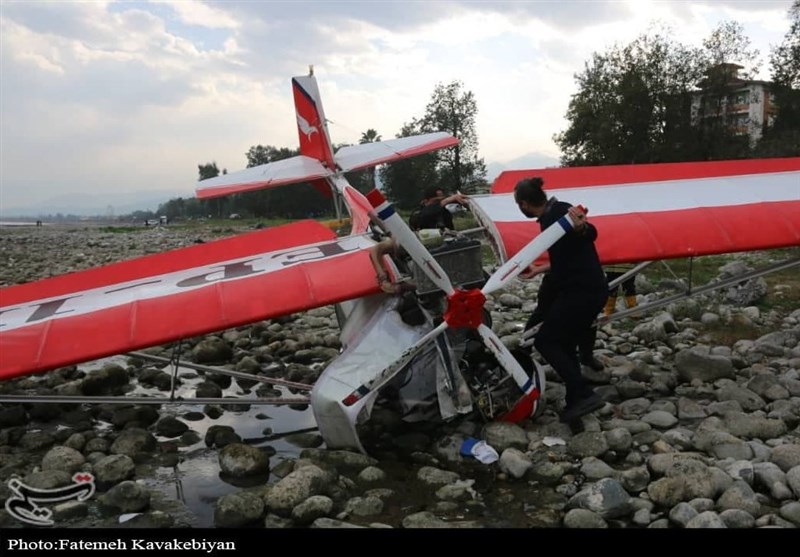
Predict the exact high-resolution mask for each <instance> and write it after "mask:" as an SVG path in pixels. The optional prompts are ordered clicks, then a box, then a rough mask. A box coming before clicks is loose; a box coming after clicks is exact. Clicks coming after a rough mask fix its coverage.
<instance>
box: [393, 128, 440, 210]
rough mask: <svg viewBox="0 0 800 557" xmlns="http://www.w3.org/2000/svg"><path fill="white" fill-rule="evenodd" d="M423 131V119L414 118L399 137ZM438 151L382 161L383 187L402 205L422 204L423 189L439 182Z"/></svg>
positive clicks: (401, 130)
mask: <svg viewBox="0 0 800 557" xmlns="http://www.w3.org/2000/svg"><path fill="white" fill-rule="evenodd" d="M420 133H421V129H420V122H419V121H418V120H416V119H412V121H411V122H409V123H406V124H404V125H403V127H402V128H401V129H400V133H399V134H397V137H398V138H400V137H409V136H412V135H419V134H420ZM437 162H438V161H437V157H436V153H425V154H423V155H418V156H416V157H411V158H408V159H402V160H399V161H395V162H392V163H389V164H385V165H383V166H382V167H381V168H380V170H379V171H378V172H379V174H380V177H381V182H382V183H383V189H384V191H385V192H386V197H388V198H389V199H390V200H391V201H392V203H394V204H395V205H396V206H397V207H399V208H401V209H413V208H416V207H418V206H419V203H420V201H421V199H422V192H423V191H425V189H426V188H428V187H431V186H435V185H437V184H439V172H438V171H437V169H436V165H437Z"/></svg>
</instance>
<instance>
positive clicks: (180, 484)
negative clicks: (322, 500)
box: [82, 356, 316, 527]
mask: <svg viewBox="0 0 800 557" xmlns="http://www.w3.org/2000/svg"><path fill="white" fill-rule="evenodd" d="M126 360H127V358H126V357H124V356H115V357H111V358H105V359H103V360H98V361H97V362H92V363H91V364H89V365H85V366H82V369H84V370H85V371H90V370H91V369H96V368H100V367H102V366H103V365H106V364H109V363H115V364H119V365H121V366H123V367H125V366H126V365H127V362H126ZM171 370H172V368H171V367H168V368H164V371H166V372H168V373H170V372H171ZM178 376H179V377H180V378H181V381H182V384H181V385H180V386H179V387H178V388H177V389H176V392H175V394H176V396H182V397H187V398H188V397H194V391H195V387H196V386H197V385H198V384H199V383H201V382H202V381H204V380H205V379H204V377H203V376H202V375H199V374H198V373H197V372H196V371H194V370H192V369H188V368H183V367H180V366H179V367H178ZM134 384H136V387H135V389H134V390H133V391H131V392H130V393H129V394H130V396H153V397H159V398H168V397H169V392H163V391H158V390H157V389H155V388H151V387H146V386H142V385H139V384H138V383H134ZM257 386H258V385H256V387H257ZM276 388H277V390H279V391H281V393H282V396H285V397H293V396H299V395H297V394H293V393H290V392H289V390H288V389H286V388H284V387H276ZM222 396H223V397H236V398H231V403H232V404H245V403H246V401H247V400H254V399H256V398H258V397H257V395H256V394H255V387H254V388H253V390H252V391H250V392H244V391H243V390H242V389H241V388H240V387H239V386H238V385H237V383H236V379H233V381H232V382H231V386H230V387H228V388H227V389H224V390H223V393H222ZM203 408H204V405H198V404H178V403H169V402H165V404H164V405H163V406H162V407H161V409H160V410H159V414H160V415H161V416H162V417H163V416H175V417H176V418H178V419H179V420H181V421H182V422H184V423H185V424H186V425H188V426H189V429H191V430H192V431H194V432H196V433H197V434H198V435H199V436H200V440H199V441H198V442H197V443H194V444H192V445H186V446H184V445H182V444H180V443H177V444H178V454H179V456H180V458H179V462H178V464H177V465H175V466H174V467H164V466H161V467H157V468H155V474H154V475H153V476H152V477H150V478H146V479H144V482H145V484H146V485H147V486H148V487H149V488H151V489H156V490H158V491H160V492H161V493H163V494H164V496H165V497H167V498H169V499H175V500H178V501H180V502H182V503H183V504H185V505H186V507H187V508H188V509H189V510H190V511H191V512H192V513H193V514H194V515H195V517H196V518H195V519H194V520H193V524H192V525H193V526H195V527H212V526H214V506H215V502H216V500H217V499H218V498H219V497H221V496H223V495H226V494H228V493H232V492H234V491H238V490H240V489H242V487H245V486H248V485H262V484H263V483H265V481H266V482H267V483H272V482H275V481H277V480H278V478H276V477H275V476H273V475H270V476H269V477H268V478H266V479H265V478H263V477H262V478H256V479H255V480H254V483H249V484H248V483H246V482H241V481H236V480H229V479H224V478H222V477H221V476H220V467H219V460H218V459H219V451H220V449H217V448H208V447H207V446H206V444H205V435H206V432H207V431H208V429H209V428H210V427H211V426H214V425H224V426H230V427H232V428H233V429H234V431H235V432H236V433H237V434H238V435H239V436H240V437H241V438H242V442H244V443H247V444H249V445H251V446H254V447H270V448H271V449H272V451H274V453H275V454H274V455H272V456H270V468H273V467H274V466H275V465H277V464H278V463H279V462H281V461H282V460H285V459H291V460H294V459H296V458H298V457H299V455H300V452H301V451H302V450H303V449H302V448H300V447H297V446H295V445H293V444H291V443H289V442H288V441H286V439H285V435H288V434H290V433H294V432H301V431H308V430H312V431H315V430H316V422H315V420H314V414H313V412H312V411H311V409H310V407H308V408H306V409H304V410H296V409H293V408H290V407H289V406H287V405H282V406H273V405H264V404H252V405H250V408H249V409H248V410H244V411H232V410H225V411H224V412H223V413H222V415H221V416H219V417H218V418H216V419H212V418H210V417H208V416H207V415H204V417H203V418H202V419H201V420H197V421H191V420H186V419H183V418H182V416H184V415H186V414H187V413H189V412H195V413H198V412H199V413H203ZM257 415H261V416H260V417H256V416H257ZM265 416H266V417H265ZM153 435H154V436H155V437H156V440H157V441H158V442H159V443H163V442H170V443H175V442H177V441H178V439H177V438H167V437H163V436H160V435H158V434H156V433H155V432H153ZM230 481H236V485H233V484H232V483H229V482H230Z"/></svg>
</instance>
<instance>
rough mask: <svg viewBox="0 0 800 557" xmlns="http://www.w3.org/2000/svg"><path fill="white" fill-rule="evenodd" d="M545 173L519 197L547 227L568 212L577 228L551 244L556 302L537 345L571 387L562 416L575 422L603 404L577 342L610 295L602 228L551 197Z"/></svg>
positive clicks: (518, 190) (517, 191) (522, 184)
mask: <svg viewBox="0 0 800 557" xmlns="http://www.w3.org/2000/svg"><path fill="white" fill-rule="evenodd" d="M543 185H544V181H543V180H542V179H541V178H538V177H536V178H526V179H524V180H520V181H519V183H517V185H516V186H515V187H514V200H515V201H516V202H517V205H518V206H519V209H520V211H522V214H524V215H525V216H526V217H529V218H536V219H538V221H539V226H540V227H541V229H542V230H544V229H546V228H547V227H548V226H550V225H551V224H553V223H555V222H556V221H557V220H558V219H559V218H561V217H563V216H564V215H567V214H568V215H569V218H570V219H571V220H572V222H573V223H576V224H575V225H574V228H573V229H572V230H570V231H569V232H567V233H566V234H565V235H564V237H562V238H561V239H560V240H558V241H557V242H556V243H555V244H553V245H552V246H551V247H550V249H549V250H548V253H549V256H550V268H549V270H550V274H551V278H550V280H552V287H553V290H554V293H553V299H552V303H551V305H550V307H549V308H547V310H546V315H545V316H544V321H543V323H542V326H541V328H540V329H539V332H538V333H536V340H535V341H534V346H535V347H536V349H537V350H538V351H539V353H540V354H541V355H542V356H543V357H544V359H545V360H547V362H548V363H549V364H550V365H551V366H552V367H553V369H554V370H555V371H556V373H558V374H559V375H560V376H561V378H562V379H563V380H564V383H565V385H566V388H567V395H566V407H565V408H564V410H563V412H562V413H561V416H560V417H561V421H562V422H567V423H569V422H572V421H574V420H576V419H577V418H579V417H581V416H583V415H585V414H588V413H590V412H593V411H595V410H597V409H599V408H600V407H602V406H603V401H602V399H601V398H600V396H599V395H598V394H597V393H595V392H594V390H593V389H592V388H591V387H590V386H589V385H588V384H587V382H586V380H585V379H584V378H583V376H582V375H581V364H580V360H579V358H578V344H579V343H580V339H581V338H582V336H584V335H585V334H586V331H587V330H589V328H590V327H591V326H592V323H593V322H594V320H595V318H596V317H597V314H598V313H599V312H600V310H602V309H603V305H604V304H605V302H606V298H607V297H608V286H607V283H606V277H605V273H604V272H603V268H602V267H601V266H600V260H599V258H598V256H597V250H596V249H595V247H594V241H595V239H596V238H597V229H595V227H594V226H593V225H592V224H590V223H589V222H587V220H586V215H585V214H584V212H583V211H582V210H581V209H580V208H578V207H573V206H572V205H570V204H569V203H564V202H562V201H558V200H557V199H556V198H555V197H551V198H549V199H548V197H547V195H546V194H545V193H544V191H543V190H542V186H543Z"/></svg>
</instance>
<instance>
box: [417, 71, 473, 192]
mask: <svg viewBox="0 0 800 557" xmlns="http://www.w3.org/2000/svg"><path fill="white" fill-rule="evenodd" d="M477 114H478V103H477V102H476V101H475V95H473V93H472V91H466V90H465V89H464V84H463V83H462V82H460V81H453V82H451V83H449V84H447V85H444V84H442V83H439V84H438V85H437V86H436V88H435V89H434V91H433V95H431V100H430V102H429V103H428V106H427V107H426V108H425V115H424V116H423V117H422V120H421V122H420V124H421V129H422V131H423V132H437V131H444V132H449V133H450V134H451V135H453V136H455V137H457V138H458V139H459V143H458V145H455V146H453V147H451V148H449V149H442V150H440V151H438V152H437V153H436V156H437V161H438V163H437V170H438V171H439V178H440V184H438V185H440V186H442V188H443V189H445V190H452V191H456V190H460V191H462V192H464V193H476V192H477V191H486V189H488V183H487V182H486V165H485V164H484V162H483V159H482V158H480V157H479V156H478V134H477V132H476V131H475V117H476V116H477Z"/></svg>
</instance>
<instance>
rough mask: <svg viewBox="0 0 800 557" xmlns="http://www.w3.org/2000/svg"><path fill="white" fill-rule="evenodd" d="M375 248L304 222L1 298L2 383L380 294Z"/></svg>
mask: <svg viewBox="0 0 800 557" xmlns="http://www.w3.org/2000/svg"><path fill="white" fill-rule="evenodd" d="M373 244H374V242H373V241H372V240H371V239H369V238H368V237H367V236H348V237H344V238H336V237H335V235H334V234H333V232H331V231H330V230H329V229H328V228H326V227H324V226H322V225H321V224H319V223H317V222H315V221H303V222H299V223H294V224H289V225H286V226H280V227H275V228H269V229H265V230H261V231H256V232H250V233H247V234H243V235H240V236H236V237H233V238H227V239H223V240H218V241H215V242H209V243H205V244H202V245H197V246H191V247H188V248H181V249H178V250H173V251H168V252H164V253H159V254H155V255H150V256H146V257H141V258H137V259H131V260H128V261H123V262H119V263H114V264H111V265H107V266H104V267H98V268H95V269H90V270H86V271H80V272H76V273H71V274H68V275H62V276H58V277H53V278H49V279H44V280H40V281H36V282H32V283H27V284H21V285H16V286H11V287H7V288H3V289H0V380H2V379H9V378H11V377H16V376H19V375H24V374H27V373H33V372H37V371H44V370H48V369H52V368H56V367H59V366H64V365H69V364H73V363H79V362H84V361H89V360H94V359H97V358H100V357H104V356H108V355H112V354H119V353H123V352H126V351H130V350H136V349H139V348H143V347H147V346H153V345H157V344H163V343H166V342H171V341H174V340H177V339H180V338H186V337H191V336H196V335H201V334H206V333H209V332H213V331H218V330H222V329H226V328H230V327H236V326H240V325H243V324H247V323H252V322H255V321H259V320H261V319H268V318H270V317H275V316H278V315H285V314H289V313H293V312H297V311H302V310H306V309H310V308H314V307H318V306H322V305H327V304H331V303H335V302H339V301H342V300H346V299H350V298H355V297H360V296H365V295H369V294H374V293H377V292H379V291H380V290H379V288H378V285H377V284H376V281H375V271H374V270H373V268H372V265H371V263H370V260H369V254H368V252H367V250H368V249H369V247H370V246H372V245H373Z"/></svg>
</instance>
